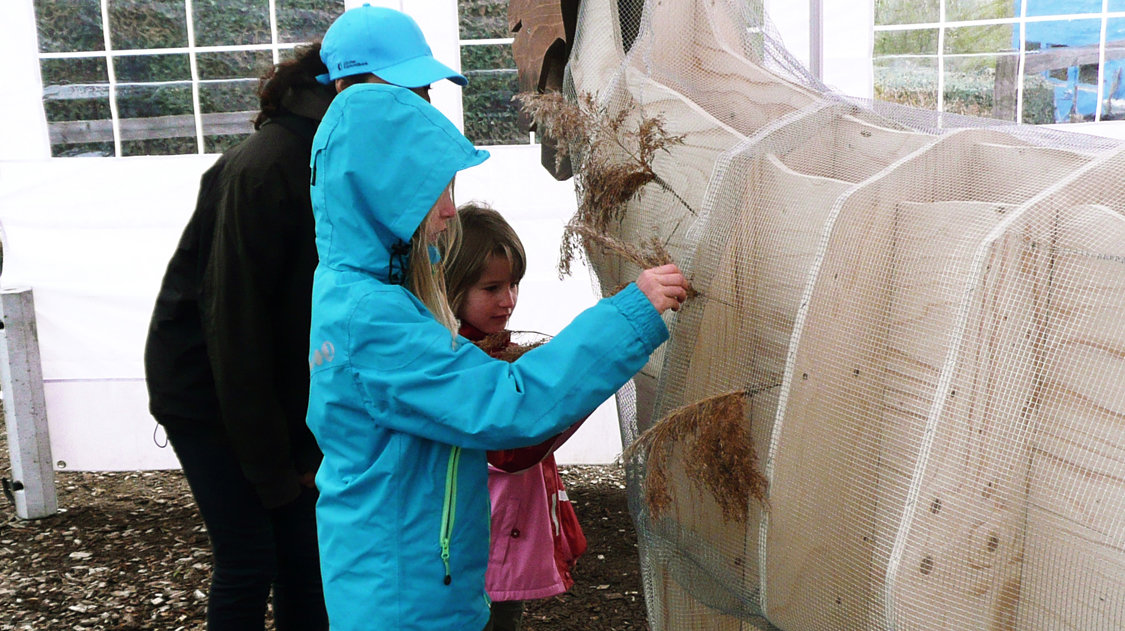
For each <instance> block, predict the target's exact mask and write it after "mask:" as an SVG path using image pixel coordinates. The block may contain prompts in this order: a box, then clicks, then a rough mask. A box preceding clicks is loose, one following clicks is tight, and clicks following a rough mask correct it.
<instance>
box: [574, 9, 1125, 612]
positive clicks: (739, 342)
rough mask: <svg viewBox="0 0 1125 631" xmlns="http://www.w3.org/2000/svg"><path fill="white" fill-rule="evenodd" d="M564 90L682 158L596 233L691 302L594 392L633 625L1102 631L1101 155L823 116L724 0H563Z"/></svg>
mask: <svg viewBox="0 0 1125 631" xmlns="http://www.w3.org/2000/svg"><path fill="white" fill-rule="evenodd" d="M566 89H567V90H568V92H569V95H570V96H571V97H577V96H578V95H581V94H587V93H589V94H594V95H596V99H597V103H598V104H599V105H600V106H602V107H604V108H605V109H606V111H607V112H608V113H609V114H610V115H612V114H614V113H616V112H619V111H622V110H628V111H629V112H630V115H631V116H633V115H635V116H644V115H648V116H651V115H654V114H659V115H661V116H662V117H663V118H664V121H665V123H666V124H667V126H668V129H669V131H670V132H671V133H673V134H682V135H683V136H684V141H683V143H682V144H680V145H678V146H675V147H672V148H671V149H670V150H669V151H668V152H667V153H666V154H662V155H660V156H658V157H657V159H656V160H655V161H654V163H653V168H654V170H655V171H656V172H657V173H658V174H659V176H660V178H661V179H662V180H663V181H664V182H665V183H666V184H667V186H666V187H665V186H659V187H658V186H654V185H652V184H650V185H648V186H646V187H645V188H644V189H643V191H642V193H641V194H640V195H639V196H638V197H637V198H636V199H634V200H633V201H632V202H630V204H629V207H628V212H627V213H626V215H625V217H624V219H623V220H622V221H620V222H619V223H617V224H615V225H614V227H613V228H612V229H613V230H614V231H615V233H614V234H613V235H612V236H614V237H615V238H618V239H620V240H622V241H626V242H631V243H639V242H642V241H644V240H645V239H648V238H650V237H652V236H656V237H658V238H659V239H660V240H661V242H663V243H665V244H666V245H667V249H668V250H669V252H670V253H671V255H672V257H673V258H674V259H675V260H676V261H677V262H678V263H679V264H680V266H681V268H682V269H683V270H684V271H685V272H686V273H687V275H688V276H689V277H690V278H691V279H692V283H693V286H694V288H695V289H696V290H697V291H698V295H697V296H695V297H694V298H692V300H690V301H689V302H688V303H687V304H686V305H685V307H684V308H683V309H682V310H681V311H680V312H679V313H677V314H672V313H669V315H668V319H667V322H668V324H669V326H670V329H671V331H672V337H671V339H670V341H669V343H668V344H666V345H665V346H664V348H663V349H662V351H661V352H660V353H658V354H657V355H655V356H654V357H653V359H652V360H651V361H650V362H649V364H648V365H647V366H646V367H645V368H644V370H643V371H642V373H641V374H640V375H639V376H638V378H637V380H636V384H635V392H631V393H630V394H628V395H624V396H621V397H619V406H620V407H621V409H622V412H623V413H622V436H623V439H624V441H625V443H626V445H627V446H629V445H633V444H634V443H636V445H637V446H638V447H640V448H636V449H630V450H629V452H628V458H627V460H626V463H625V464H626V468H627V472H628V477H627V479H628V484H629V492H630V506H631V509H632V512H633V516H634V519H635V521H636V523H637V531H638V536H639V547H640V554H641V562H642V567H643V570H644V581H645V596H646V600H647V604H648V610H649V618H650V623H651V626H652V628H653V629H654V630H669V631H682V630H685V629H724V630H725V629H758V628H771V626H772V627H776V628H780V629H784V630H786V631H812V630H821V629H823V630H834V631H835V630H846V629H856V630H860V629H862V630H874V629H888V630H889V629H935V630H936V629H966V630H968V629H973V630H975V629H986V628H987V629H1019V630H1032V629H1082V630H1091V629H1120V628H1123V627H1125V582H1123V581H1122V580H1121V577H1122V576H1125V511H1123V510H1122V509H1123V508H1125V482H1122V480H1125V320H1123V319H1122V317H1121V314H1122V313H1123V312H1125V217H1123V214H1122V213H1123V211H1125V189H1122V188H1121V186H1120V181H1121V178H1122V175H1123V174H1125V152H1122V151H1121V150H1122V145H1120V144H1119V143H1117V142H1115V141H1109V140H1105V139H1098V138H1093V137H1086V136H1078V135H1070V134H1066V133H1061V132H1056V131H1050V130H1043V129H1037V128H1032V127H1026V126H1016V125H1009V124H1003V123H999V122H997V121H993V120H984V119H975V118H968V117H963V116H956V115H949V114H937V113H934V112H927V111H921V110H913V109H910V108H905V107H901V106H896V105H891V104H886V103H875V102H867V101H863V100H858V99H854V98H850V97H846V96H843V95H839V94H835V93H832V92H831V91H829V90H828V89H827V88H826V87H825V86H823V85H821V84H819V83H818V82H817V81H815V80H814V79H813V78H812V77H811V76H810V75H809V74H808V72H807V71H806V70H804V69H803V68H802V67H801V65H800V64H799V63H797V62H796V61H795V60H794V59H793V58H792V57H791V56H790V55H789V54H788V53H787V52H786V51H785V50H784V48H783V47H782V46H781V45H780V43H779V42H778V40H777V38H776V37H775V36H774V34H773V33H772V32H771V30H770V28H769V25H768V23H766V21H765V20H764V18H763V14H762V9H761V7H760V6H759V5H755V4H752V3H751V4H744V3H740V2H737V1H736V0H678V1H674V2H669V1H667V0H664V1H662V2H641V1H640V0H637V1H631V0H608V1H606V0H587V1H585V2H583V3H582V4H581V8H580V16H579V24H578V33H577V37H576V41H575V45H574V52H573V55H572V57H571V61H570V65H569V66H568V72H567V78H566ZM587 254H588V256H589V258H590V262H591V264H592V266H593V268H594V269H595V272H596V275H597V283H598V285H599V287H600V288H601V290H602V291H603V292H606V293H609V292H612V291H613V290H614V289H615V288H617V287H619V286H620V285H622V284H624V283H626V282H628V281H630V280H632V279H634V278H635V277H636V275H637V273H638V272H639V271H640V270H639V268H638V267H637V266H636V265H635V264H632V263H627V262H622V261H621V260H620V259H619V258H616V257H614V256H612V255H609V254H605V253H602V252H598V251H593V250H591V251H589V252H588V253H587ZM725 395H733V396H735V397H736V398H737V399H738V400H739V402H740V404H741V407H738V408H731V409H738V410H740V411H739V412H737V414H738V415H739V416H738V418H737V419H736V421H737V425H738V426H740V427H741V428H742V430H743V434H739V435H737V436H733V437H732V436H731V435H723V437H722V438H721V439H719V440H716V439H715V437H714V435H709V434H708V433H707V432H708V427H710V425H709V424H710V423H712V422H713V421H714V420H715V419H713V418H710V417H707V416H706V415H703V418H700V414H698V413H697V412H698V410H701V409H704V408H702V407H700V406H701V405H703V403H702V402H704V401H705V400H709V398H711V397H716V396H725ZM685 418H686V419H689V420H690V423H685V424H681V425H679V426H677V428H676V429H669V428H670V427H671V424H672V423H679V422H680V421H681V420H683V419H685ZM685 428H686V429H685ZM660 432H664V433H663V434H662V440H664V441H665V442H664V443H655V442H652V441H650V442H648V443H646V442H645V437H646V436H656V435H658V434H659V433H660ZM708 441H711V442H708ZM724 441H726V442H724ZM742 441H744V442H746V443H747V444H749V446H750V447H749V450H748V453H747V455H746V458H745V460H744V462H745V466H747V467H754V468H755V469H756V471H755V472H756V473H758V474H760V475H761V476H763V478H764V480H765V484H766V487H765V488H766V491H765V494H764V496H762V497H755V496H753V494H752V493H751V494H748V495H746V498H745V505H744V506H743V508H745V510H744V511H731V509H730V501H731V497H732V496H731V495H724V493H725V492H720V491H717V490H716V489H723V488H726V489H728V490H731V492H732V493H734V495H733V497H736V498H742V497H743V495H741V494H740V493H741V492H742V489H730V487H729V478H730V476H729V475H728V474H730V473H731V472H730V471H727V470H723V468H722V465H721V464H716V463H723V462H726V460H724V459H723V458H722V456H727V455H729V454H730V453H731V451H732V450H734V449H736V448H737V446H738V445H737V444H738V443H740V442H742ZM656 444H662V445H664V448H663V450H659V449H658V448H657V447H655V446H654V445H656ZM708 450H710V451H708ZM707 454H711V455H712V456H713V457H714V460H715V462H714V463H710V462H706V461H707V460H709V456H708V455H707ZM709 476H710V477H709ZM724 476H726V477H724ZM723 480H727V482H726V483H727V484H728V486H727V487H723V486H721V484H719V485H718V486H716V485H711V486H709V484H711V483H712V482H716V481H718V482H717V483H722V482H723ZM661 498H663V499H661Z"/></svg>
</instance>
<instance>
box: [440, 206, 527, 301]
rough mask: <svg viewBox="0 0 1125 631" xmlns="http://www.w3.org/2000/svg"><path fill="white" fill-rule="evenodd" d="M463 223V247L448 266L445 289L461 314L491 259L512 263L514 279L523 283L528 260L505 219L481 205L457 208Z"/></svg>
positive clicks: (518, 239) (514, 232)
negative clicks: (497, 257)
mask: <svg viewBox="0 0 1125 631" xmlns="http://www.w3.org/2000/svg"><path fill="white" fill-rule="evenodd" d="M457 216H458V217H459V218H460V220H461V247H460V249H458V251H457V254H456V255H455V256H454V257H452V258H451V259H450V260H449V263H448V264H447V265H446V266H445V286H446V288H447V289H448V292H449V306H450V308H451V309H452V310H453V313H457V312H458V311H460V310H461V305H462V304H463V303H464V302H465V295H466V294H468V293H469V288H470V287H472V286H473V285H474V284H475V283H476V282H477V281H479V280H480V277H481V276H482V275H484V270H485V268H486V267H487V266H488V257H490V256H493V255H495V256H501V257H504V258H505V259H507V260H508V261H510V262H511V263H512V278H513V279H514V280H515V282H517V283H518V282H520V280H522V279H523V275H524V272H525V271H527V256H526V255H525V254H524V250H523V243H521V242H520V238H519V236H518V235H516V231H515V230H513V229H512V226H511V225H509V224H508V222H507V221H505V220H504V217H503V216H502V215H501V214H500V213H498V212H496V211H495V210H493V209H492V208H491V207H489V206H488V205H487V204H484V203H481V202H469V203H467V204H462V205H461V206H459V207H458V208H457Z"/></svg>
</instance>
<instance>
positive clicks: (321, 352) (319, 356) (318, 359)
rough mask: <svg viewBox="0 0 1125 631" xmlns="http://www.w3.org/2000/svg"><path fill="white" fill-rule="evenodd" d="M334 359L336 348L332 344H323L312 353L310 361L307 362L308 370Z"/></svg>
mask: <svg viewBox="0 0 1125 631" xmlns="http://www.w3.org/2000/svg"><path fill="white" fill-rule="evenodd" d="M335 358H336V347H335V346H333V345H332V342H327V341H326V342H324V343H323V344H321V345H320V348H318V349H316V350H315V351H313V354H312V359H310V360H309V370H312V369H313V368H316V367H317V366H321V365H323V364H326V363H329V362H331V361H332V360H333V359H335Z"/></svg>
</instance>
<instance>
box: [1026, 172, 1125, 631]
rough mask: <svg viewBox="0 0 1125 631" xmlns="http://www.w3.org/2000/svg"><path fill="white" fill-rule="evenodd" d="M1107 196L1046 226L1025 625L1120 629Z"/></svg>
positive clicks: (1124, 344)
mask: <svg viewBox="0 0 1125 631" xmlns="http://www.w3.org/2000/svg"><path fill="white" fill-rule="evenodd" d="M1110 172H1112V171H1109V170H1108V169H1107V170H1105V172H1104V173H1102V174H1101V175H1102V177H1105V175H1106V174H1108V173H1110ZM1091 177H1096V176H1094V175H1092V176H1091ZM1107 201H1109V200H1107ZM1112 201H1113V202H1114V203H1115V206H1116V207H1115V208H1110V207H1108V206H1094V205H1085V206H1081V207H1072V208H1069V209H1065V210H1067V211H1068V212H1065V213H1061V216H1060V219H1059V220H1058V229H1057V232H1055V233H1053V234H1051V235H1049V236H1050V237H1052V238H1051V241H1050V245H1051V246H1052V247H1051V248H1050V249H1049V252H1050V253H1051V254H1052V263H1053V268H1052V280H1053V282H1052V285H1051V295H1050V299H1051V300H1050V314H1049V318H1048V319H1047V325H1048V329H1049V331H1048V335H1047V336H1046V339H1047V341H1048V343H1049V347H1048V351H1049V352H1048V353H1047V354H1046V357H1045V361H1046V365H1045V370H1044V378H1043V382H1044V387H1043V393H1042V395H1041V401H1042V404H1041V411H1040V414H1039V418H1038V421H1037V422H1036V423H1035V424H1034V426H1033V427H1032V433H1031V436H1030V437H1029V441H1030V445H1029V446H1030V453H1031V457H1030V471H1029V476H1028V478H1029V485H1028V491H1027V492H1028V505H1029V508H1028V511H1027V519H1026V526H1025V527H1026V531H1027V533H1028V535H1027V537H1028V543H1027V546H1026V549H1025V551H1024V564H1025V567H1024V571H1023V574H1022V590H1021V598H1020V601H1019V606H1018V616H1017V617H1016V625H1015V628H1016V629H1019V630H1020V631H1031V630H1036V631H1038V630H1046V629H1063V630H1078V629H1094V628H1098V629H1109V628H1123V627H1125V582H1123V581H1122V580H1121V577H1122V576H1125V388H1123V387H1122V384H1123V383H1125V321H1123V320H1122V318H1121V314H1122V313H1123V312H1125V219H1123V218H1122V214H1121V211H1122V209H1123V207H1125V206H1123V205H1122V204H1121V201H1120V199H1119V198H1118V199H1114V200H1112Z"/></svg>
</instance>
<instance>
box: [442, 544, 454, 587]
mask: <svg viewBox="0 0 1125 631" xmlns="http://www.w3.org/2000/svg"><path fill="white" fill-rule="evenodd" d="M441 562H442V563H444V564H445V579H444V580H442V583H444V584H445V585H448V584H450V583H452V582H453V577H452V576H451V575H450V573H449V540H448V539H444V540H442V542H441Z"/></svg>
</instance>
